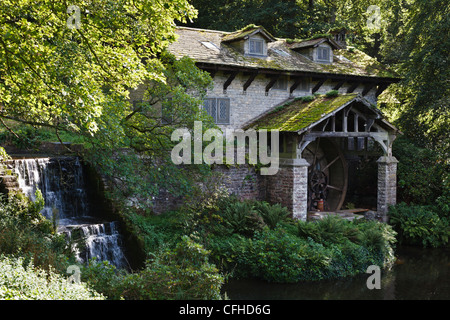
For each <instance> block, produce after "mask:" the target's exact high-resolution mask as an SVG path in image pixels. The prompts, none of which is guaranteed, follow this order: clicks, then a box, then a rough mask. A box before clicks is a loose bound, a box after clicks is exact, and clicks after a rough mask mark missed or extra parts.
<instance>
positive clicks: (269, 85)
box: [266, 74, 280, 96]
mask: <svg viewBox="0 0 450 320" xmlns="http://www.w3.org/2000/svg"><path fill="white" fill-rule="evenodd" d="M279 77H280V75H279V74H278V75H275V76H273V77H271V78H270V81H269V83H268V84H267V86H266V96H267V95H268V94H269V90H270V88H272V87H273V85H274V84H275V82H277V80H278V78H279Z"/></svg>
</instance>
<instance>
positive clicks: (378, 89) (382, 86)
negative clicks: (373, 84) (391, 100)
mask: <svg viewBox="0 0 450 320" xmlns="http://www.w3.org/2000/svg"><path fill="white" fill-rule="evenodd" d="M387 87H388V84H387V83H382V84H380V85H379V86H378V88H377V92H376V93H375V95H376V96H377V97H378V96H379V95H380V94H381V93H382V92H383V91H384V90H385V89H386V88H387Z"/></svg>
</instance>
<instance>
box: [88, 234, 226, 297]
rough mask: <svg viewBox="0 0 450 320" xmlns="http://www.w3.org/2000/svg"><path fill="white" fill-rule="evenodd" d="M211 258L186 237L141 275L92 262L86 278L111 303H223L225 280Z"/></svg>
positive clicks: (147, 264)
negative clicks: (110, 300) (130, 300)
mask: <svg viewBox="0 0 450 320" xmlns="http://www.w3.org/2000/svg"><path fill="white" fill-rule="evenodd" d="M208 256H209V252H208V251H207V250H205V249H204V248H203V247H202V246H201V245H199V244H198V243H195V242H194V241H193V240H192V239H191V238H189V237H187V236H184V237H182V240H181V241H180V242H179V243H178V244H177V246H176V247H175V248H173V249H165V250H161V251H159V252H158V253H156V254H155V255H154V257H153V259H152V260H149V261H147V263H146V266H145V268H144V269H143V270H141V271H138V272H135V273H129V274H125V273H120V272H119V271H117V270H116V269H115V267H114V266H112V265H110V264H109V263H107V262H102V263H97V262H95V261H92V262H91V263H90V264H89V266H87V267H85V268H84V269H83V272H82V276H83V281H87V282H88V283H89V284H90V285H91V286H92V287H93V288H95V289H96V290H97V291H99V292H102V293H103V294H105V295H106V296H108V298H109V299H120V298H124V299H132V300H147V299H164V300H168V299H220V288H221V286H222V284H223V277H222V276H221V275H220V274H219V273H218V270H217V268H216V267H215V266H214V265H213V264H211V263H209V262H208Z"/></svg>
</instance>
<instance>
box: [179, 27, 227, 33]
mask: <svg viewBox="0 0 450 320" xmlns="http://www.w3.org/2000/svg"><path fill="white" fill-rule="evenodd" d="M175 28H176V29H185V30H192V31H207V32H214V33H222V34H230V33H232V32H230V31H220V30H213V29H202V28H194V27H185V26H176V27H175ZM233 32H234V31H233Z"/></svg>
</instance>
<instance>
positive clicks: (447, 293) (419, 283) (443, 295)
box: [222, 246, 450, 300]
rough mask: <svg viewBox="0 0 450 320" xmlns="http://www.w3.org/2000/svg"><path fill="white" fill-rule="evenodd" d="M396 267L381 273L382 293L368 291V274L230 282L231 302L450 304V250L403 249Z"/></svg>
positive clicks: (228, 287)
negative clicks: (294, 280)
mask: <svg viewBox="0 0 450 320" xmlns="http://www.w3.org/2000/svg"><path fill="white" fill-rule="evenodd" d="M395 255H396V258H397V260H396V263H395V264H394V265H393V266H392V268H390V269H385V270H383V271H382V273H381V289H379V290H377V289H373V290H369V289H368V288H367V285H366V281H367V279H368V277H369V276H370V275H369V274H359V275H356V276H352V277H347V278H342V279H335V280H321V281H305V282H299V283H293V284H280V283H268V282H266V281H260V280H254V279H253V280H249V279H246V280H230V281H228V282H227V283H226V284H225V285H224V286H223V288H222V291H223V293H224V294H225V293H226V295H227V296H228V297H229V298H230V299H232V300H241V299H242V300H449V299H450V248H420V247H412V246H400V247H398V248H397V249H396V253H395Z"/></svg>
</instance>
